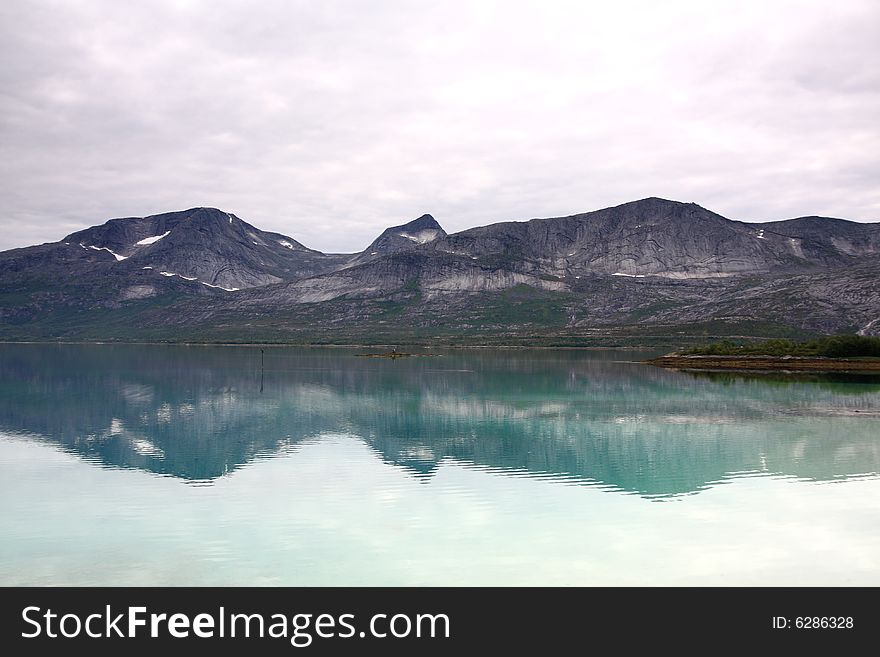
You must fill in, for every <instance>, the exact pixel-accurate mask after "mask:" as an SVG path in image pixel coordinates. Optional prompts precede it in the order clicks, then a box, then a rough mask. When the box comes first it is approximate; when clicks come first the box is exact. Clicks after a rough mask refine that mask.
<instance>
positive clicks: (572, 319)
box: [0, 198, 880, 340]
mask: <svg viewBox="0 0 880 657" xmlns="http://www.w3.org/2000/svg"><path fill="white" fill-rule="evenodd" d="M878 282H880V225H878V224H859V223H854V222H849V221H844V220H841V219H830V218H824V217H802V218H798V219H791V220H788V221H777V222H769V223H763V224H757V223H742V222H736V221H730V220H728V219H725V218H724V217H722V216H720V215H718V214H715V213H713V212H710V211H709V210H706V209H705V208H702V207H700V206H698V205H695V204H693V203H678V202H674V201H666V200H663V199H657V198H649V199H643V200H641V201H635V202H632V203H626V204H624V205H620V206H617V207H613V208H607V209H604V210H598V211H595V212H588V213H585V214H579V215H573V216H570V217H560V218H552V219H533V220H531V221H525V222H504V223H498V224H493V225H490V226H483V227H479V228H473V229H470V230H465V231H462V232H459V233H455V234H451V235H448V234H447V233H446V232H445V231H444V230H443V228H442V227H441V226H440V224H438V223H437V222H436V221H435V220H434V218H433V217H431V216H430V215H423V216H421V217H419V218H418V219H416V220H414V221H411V222H409V223H405V224H402V225H399V226H394V227H392V228H389V229H387V230H385V231H384V232H383V233H382V234H381V235H380V236H379V237H378V238H377V239H376V240H375V241H374V242H373V243H372V244H371V245H370V246H369V247H368V248H367V249H366V250H364V251H363V252H361V253H356V254H349V255H345V254H330V255H328V254H323V253H320V252H318V251H313V250H311V249H308V248H306V247H305V246H303V245H302V244H300V243H299V242H297V241H295V240H293V239H292V238H290V237H287V236H284V235H281V234H278V233H269V232H265V231H261V230H259V229H257V228H255V227H254V226H252V225H250V224H248V223H246V222H244V221H242V220H241V219H239V218H238V217H236V216H235V215H232V214H229V213H226V212H223V211H221V210H217V209H213V208H194V209H191V210H186V211H183V212H172V213H167V214H160V215H153V216H150V217H134V218H126V219H114V220H111V221H108V222H106V223H105V224H103V225H100V226H95V227H93V228H89V229H86V230H83V231H78V232H76V233H73V234H71V235H68V236H67V237H66V238H64V240H62V241H61V242H58V243H54V244H44V245H41V246H35V247H29V248H26V249H15V250H12V251H7V252H3V253H0V338H2V337H5V338H7V339H8V338H11V337H14V338H16V339H21V338H24V337H30V336H31V335H33V336H36V337H56V338H57V337H83V336H88V337H101V338H106V337H111V338H126V337H134V336H136V335H141V336H146V337H161V338H163V339H165V338H168V337H171V338H174V337H177V336H178V335H179V334H180V332H181V331H183V332H186V333H187V334H188V335H194V336H197V337H206V338H210V337H211V336H212V335H222V336H224V337H225V338H226V339H257V338H259V339H287V338H290V337H291V336H294V335H308V336H311V337H309V338H308V339H314V337H315V336H319V337H320V336H325V335H336V334H337V333H338V332H339V331H344V332H345V335H347V336H349V337H348V338H346V339H350V340H360V339H362V337H363V336H365V335H372V334H374V333H375V332H376V331H386V332H387V331H392V329H393V330H394V331H403V330H410V329H412V330H416V331H418V332H419V334H420V335H425V334H427V333H430V331H432V330H435V329H436V327H438V326H445V327H447V328H446V329H443V330H448V331H452V332H455V331H460V332H470V334H472V335H486V334H492V335H500V334H504V335H510V336H516V335H525V334H529V332H537V334H538V335H541V336H546V335H547V334H548V331H549V332H551V333H552V332H554V331H555V332H561V333H560V334H565V335H569V334H570V335H575V336H577V335H589V334H590V332H591V331H596V330H605V329H608V330H611V329H615V330H623V329H625V330H637V329H638V330H642V329H644V330H646V331H647V330H649V329H650V330H651V331H657V330H664V331H665V330H673V329H671V328H669V327H681V330H682V331H687V330H694V329H692V328H691V329H689V328H688V327H693V326H707V327H724V326H729V327H742V326H749V327H751V328H750V329H749V330H752V331H758V332H761V331H767V332H770V333H773V332H776V333H778V332H783V333H784V332H791V331H813V332H839V331H847V332H861V333H863V334H867V335H870V334H880V296H878V294H880V293H878V292H877V290H878V289H880V285H878ZM95 309H102V310H104V311H109V312H110V314H109V315H108V314H106V313H105V314H100V313H98V314H96V313H94V312H93V311H94V310H95ZM389 313H390V315H389ZM145 327H150V328H149V330H147V328H145ZM389 327H391V328H389ZM615 327H616V328H615ZM663 327H666V328H663ZM675 330H678V329H675ZM707 330H708V329H707ZM731 330H733V329H731ZM737 330H740V329H737ZM285 336H286V337H285ZM304 339H305V338H304Z"/></svg>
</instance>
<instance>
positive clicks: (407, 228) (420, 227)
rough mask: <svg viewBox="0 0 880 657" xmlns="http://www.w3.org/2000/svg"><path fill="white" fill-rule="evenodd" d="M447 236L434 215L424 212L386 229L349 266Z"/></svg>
mask: <svg viewBox="0 0 880 657" xmlns="http://www.w3.org/2000/svg"><path fill="white" fill-rule="evenodd" d="M444 237H446V231H445V230H443V228H442V227H441V226H440V224H438V223H437V222H436V221H435V219H434V217H432V216H431V215H429V214H423V215H422V216H421V217H419V218H418V219H413V220H412V221H410V222H409V223H406V224H402V225H400V226H393V227H391V228H387V229H385V230H384V231H383V232H382V234H381V235H379V237H377V238H376V239H375V240H373V243H372V244H370V246H368V247H367V248H366V249H364V250H363V251H362V252H361V253H358V254H356V256H355V257H354V258H352V260H351V262H350V263H349V266H354V265H360V264H363V263H365V262H371V261H373V260H375V259H377V258H381V257H383V256H386V255H390V254H392V253H400V252H402V251H412V250H414V249H415V248H416V247H418V246H421V245H423V244H429V243H431V242H433V241H435V240H438V239H442V238H444Z"/></svg>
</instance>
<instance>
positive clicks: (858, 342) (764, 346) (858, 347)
mask: <svg viewBox="0 0 880 657" xmlns="http://www.w3.org/2000/svg"><path fill="white" fill-rule="evenodd" d="M683 353H684V354H686V355H690V356H805V357H810V356H812V357H824V358H880V337H864V336H861V335H833V336H828V337H824V338H817V339H815V340H807V341H805V342H795V341H794V340H786V339H776V340H767V341H765V342H753V343H736V342H732V341H730V340H723V341H721V342H715V343H712V344H708V345H704V346H701V347H695V348H693V349H689V350H687V351H685V352H683Z"/></svg>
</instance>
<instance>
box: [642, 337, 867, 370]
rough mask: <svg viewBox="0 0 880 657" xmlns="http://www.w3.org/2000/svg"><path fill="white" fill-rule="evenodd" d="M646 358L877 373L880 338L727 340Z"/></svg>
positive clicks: (689, 366) (663, 362)
mask: <svg viewBox="0 0 880 657" xmlns="http://www.w3.org/2000/svg"><path fill="white" fill-rule="evenodd" d="M645 362H646V363H649V364H651V365H656V366H658V367H667V368H671V369H683V370H710V371H711V370H739V371H777V372H853V373H859V372H864V373H878V372H880V338H877V337H866V336H861V335H836V336H828V337H823V338H817V339H815V340H809V341H804V342H795V341H793V340H786V339H776V340H767V341H764V342H752V343H741V344H738V343H735V342H731V341H728V340H725V341H722V342H716V343H713V344H709V345H705V346H702V347H696V348H694V349H689V350H687V351H683V352H675V353H671V354H666V355H665V356H660V357H659V358H652V359H649V360H647V361H645Z"/></svg>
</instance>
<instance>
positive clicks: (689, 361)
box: [642, 354, 880, 373]
mask: <svg viewBox="0 0 880 657" xmlns="http://www.w3.org/2000/svg"><path fill="white" fill-rule="evenodd" d="M642 362H644V363H646V364H648V365H654V366H656V367H663V368H667V369H676V370H702V371H718V372H720V371H739V372H749V371H751V372H768V371H769V372H864V373H880V358H872V359H864V360H860V359H853V358H821V357H816V356H680V355H677V354H674V355H667V356H660V357H659V358H651V359H649V360H646V361H642Z"/></svg>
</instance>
